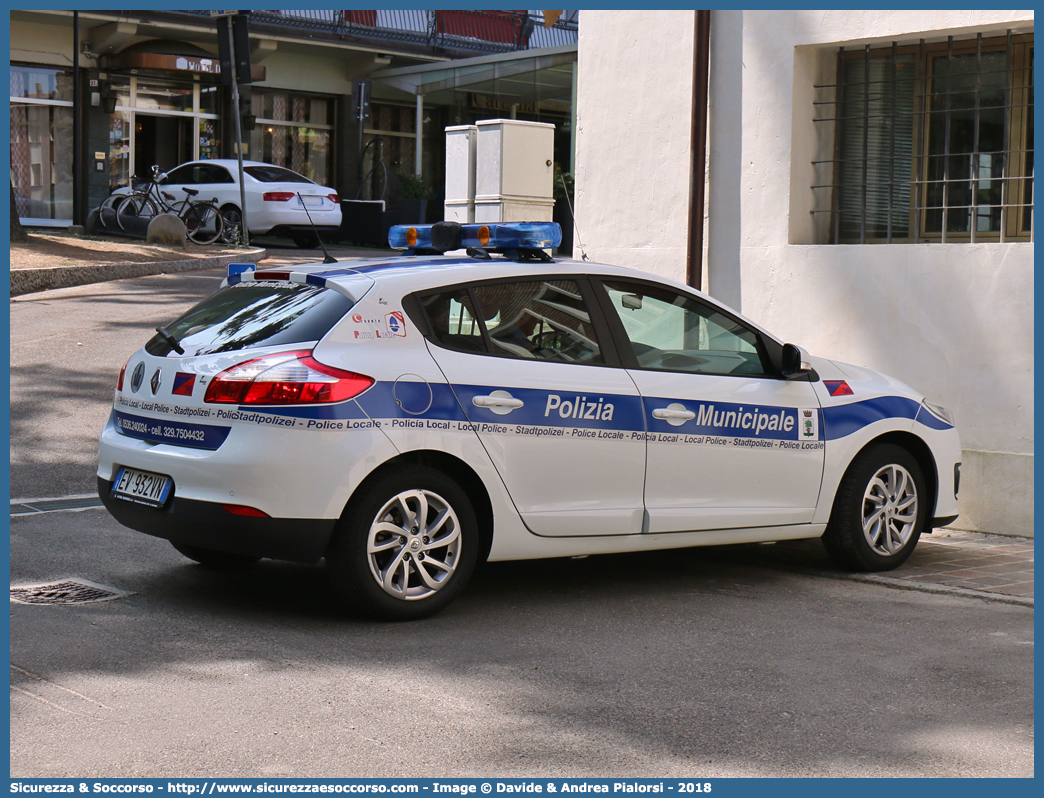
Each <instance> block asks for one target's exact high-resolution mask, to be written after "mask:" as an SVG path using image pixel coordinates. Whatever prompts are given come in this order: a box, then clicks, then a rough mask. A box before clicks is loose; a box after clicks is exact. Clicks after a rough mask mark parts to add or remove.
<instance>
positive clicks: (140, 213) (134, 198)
mask: <svg viewBox="0 0 1044 798" xmlns="http://www.w3.org/2000/svg"><path fill="white" fill-rule="evenodd" d="M157 213H158V210H157V209H156V203H155V202H153V200H152V198H151V197H149V196H147V195H146V194H131V195H130V196H129V197H127V199H125V200H124V201H123V202H121V203H120V204H119V206H118V207H117V209H116V222H117V223H118V224H119V226H120V229H121V230H126V229H127V227H126V223H127V221H128V220H129V219H144V220H146V221H148V220H149V219H152V217H153V216H155V215H156V214H157Z"/></svg>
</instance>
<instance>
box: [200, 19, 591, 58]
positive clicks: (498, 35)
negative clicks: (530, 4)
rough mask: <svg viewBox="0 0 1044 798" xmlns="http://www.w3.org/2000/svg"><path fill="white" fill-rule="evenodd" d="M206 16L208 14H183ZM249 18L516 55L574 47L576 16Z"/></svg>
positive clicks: (299, 27) (364, 36)
mask: <svg viewBox="0 0 1044 798" xmlns="http://www.w3.org/2000/svg"><path fill="white" fill-rule="evenodd" d="M180 13H183V14H192V15H196V16H207V15H208V14H209V13H210V12H208V11H182V12H180ZM250 20H251V22H252V23H254V24H257V25H268V26H274V27H280V28H286V29H296V30H300V31H302V32H304V31H310V32H311V31H315V32H322V33H326V34H331V35H334V36H337V37H340V38H345V39H347V38H354V39H359V40H368V41H371V42H374V43H377V42H382V41H383V42H401V43H404V44H412V45H420V46H423V47H428V48H431V49H433V50H449V51H471V52H486V53H503V52H513V51H516V50H528V49H535V48H541V47H554V46H557V45H562V44H575V43H576V40H577V22H576V15H575V12H573V13H572V14H569V13H567V14H564V15H563V17H562V18H560V19H559V20H558V21H556V22H555V24H554V25H553V26H551V27H550V28H545V27H544V18H543V16H542V14H541V12H534V11H528V12H527V11H435V10H409V11H384V10H380V11H336V10H331V9H323V10H318V11H303V10H299V9H292V10H287V11H251V12H250Z"/></svg>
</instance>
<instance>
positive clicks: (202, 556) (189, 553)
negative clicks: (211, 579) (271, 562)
mask: <svg viewBox="0 0 1044 798" xmlns="http://www.w3.org/2000/svg"><path fill="white" fill-rule="evenodd" d="M170 545H171V546H173V547H174V548H175V549H177V550H178V551H179V552H181V553H182V554H184V555H185V556H186V557H188V558H189V559H190V560H195V561H196V562H198V563H199V564H200V565H205V566H207V567H208V568H214V569H222V570H228V569H233V568H244V567H246V566H247V565H251V564H253V563H255V562H257V561H258V560H260V559H261V558H260V557H252V556H251V555H249V554H231V553H229V552H227V551H215V550H214V549H206V548H203V547H202V546H192V545H190V544H188V543H175V542H174V541H173V540H172V541H171V542H170Z"/></svg>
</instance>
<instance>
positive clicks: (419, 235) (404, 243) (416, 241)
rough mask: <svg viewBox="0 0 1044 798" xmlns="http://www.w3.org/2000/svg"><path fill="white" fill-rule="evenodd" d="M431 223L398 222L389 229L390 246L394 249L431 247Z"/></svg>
mask: <svg viewBox="0 0 1044 798" xmlns="http://www.w3.org/2000/svg"><path fill="white" fill-rule="evenodd" d="M431 228H432V225H430V224H415V225H405V224H397V225H395V226H394V227H392V228H391V229H390V230H389V231H388V246H389V247H391V248H392V249H431Z"/></svg>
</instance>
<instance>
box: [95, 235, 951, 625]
mask: <svg viewBox="0 0 1044 798" xmlns="http://www.w3.org/2000/svg"><path fill="white" fill-rule="evenodd" d="M559 236H560V231H559V230H558V227H557V225H550V224H537V223H513V224H501V225H492V224H491V225H463V226H461V225H457V224H454V223H440V224H437V225H434V226H417V227H411V228H394V229H393V230H392V233H391V236H390V238H391V243H392V245H393V246H394V247H398V248H402V249H406V250H407V253H406V256H405V257H403V256H396V257H390V258H385V259H380V260H375V261H372V262H365V263H352V264H350V265H349V264H337V265H323V264H315V265H309V266H301V267H295V268H293V269H289V270H279V271H255V272H249V271H248V272H246V273H243V274H241V275H233V276H230V277H228V278H227V279H226V280H224V281H223V282H222V284H221V287H220V289H219V290H218V291H217V292H216V293H214V294H213V295H212V296H210V297H209V298H207V299H205V300H204V301H202V302H201V303H199V304H198V305H196V306H195V307H193V308H192V309H191V310H189V311H188V312H187V313H185V314H184V315H183V316H182V317H181V318H179V319H177V320H176V321H173V322H172V323H170V324H169V325H168V326H166V327H162V328H159V329H158V330H157V334H156V335H155V336H154V337H153V338H152V339H151V340H150V341H148V343H146V344H145V346H144V347H143V348H142V349H141V350H140V351H138V352H136V353H135V354H133V355H132V356H131V357H130V359H129V360H128V361H127V363H126V365H125V366H124V369H123V371H121V373H120V376H119V381H118V383H117V386H116V392H115V398H114V405H113V410H112V414H111V417H110V420H109V422H108V423H107V424H106V426H105V429H104V431H103V432H102V436H101V443H100V458H99V466H98V487H99V492H100V495H101V498H102V500H103V501H104V503H105V506H106V507H107V508H108V510H109V512H110V513H111V514H112V515H113V516H114V517H115V518H116V519H117V520H119V521H120V522H121V523H122V524H124V525H126V526H128V527H131V528H132V529H136V530H139V531H141V532H145V533H148V534H150V535H155V536H158V537H161V538H166V539H168V540H170V542H171V543H172V544H173V545H174V547H175V548H176V549H177V550H178V551H180V552H182V553H183V554H184V555H186V556H187V557H189V558H191V559H193V560H196V561H198V562H200V563H204V564H209V565H214V566H222V565H237V564H245V563H249V562H252V561H254V560H256V559H258V558H262V557H269V558H275V559H285V560H292V561H298V562H317V561H319V560H320V559H323V558H325V560H326V563H327V566H328V570H329V573H330V575H331V577H332V579H333V582H334V584H335V585H336V587H337V589H338V590H339V591H340V593H342V594H343V595H344V596H345V597H346V598H347V599H348V600H349V601H351V602H352V603H354V604H356V605H357V606H359V607H361V608H362V609H363V610H365V611H366V612H368V613H369V614H371V615H376V616H381V617H388V618H418V617H423V616H426V615H430V614H432V613H434V612H437V611H438V610H440V609H442V608H443V607H445V606H446V605H447V604H448V603H449V602H450V601H452V600H453V599H454V598H455V597H456V596H457V595H458V594H459V593H460V592H461V590H463V589H464V587H465V585H466V583H467V581H468V579H469V577H470V576H471V574H472V572H473V570H474V569H475V567H476V564H477V563H479V562H480V561H483V560H513V559H526V558H541V557H561V556H570V555H582V554H596V553H606V552H628V551H639V550H647V549H665V548H673V547H684V546H702V545H712V544H726V543H740V542H751V541H779V540H790V539H799V538H816V537H822V539H823V542H824V544H825V545H826V548H827V549H828V551H829V552H830V554H831V555H832V556H833V557H834V559H835V560H836V561H837V562H838V563H839V564H841V565H842V566H844V567H846V568H851V569H857V570H867V571H874V570H884V569H889V568H894V567H896V566H898V565H900V564H901V563H902V562H903V561H904V560H906V558H907V557H909V556H910V553H911V552H912V551H913V548H914V546H915V545H916V544H917V540H918V537H919V536H920V535H921V534H922V533H923V532H928V531H931V529H932V528H934V527H938V526H941V525H944V524H946V523H949V522H951V521H952V520H953V519H955V518H956V514H957V498H956V497H957V490H958V487H959V478H960V462H959V461H960V454H961V449H960V442H959V439H958V435H957V431H956V430H955V428H954V422H953V418H952V416H951V414H950V412H949V411H947V410H946V409H944V408H942V407H939V406H937V405H934V404H930V403H929V402H927V401H926V400H925V399H924V398H923V397H922V396H921V395H920V394H919V393H917V392H916V391H914V390H913V389H911V388H909V387H907V386H906V385H904V384H902V383H900V382H898V381H897V380H894V379H892V378H890V377H886V376H884V375H882V374H878V373H875V372H872V371H869V370H867V369H863V368H859V367H857V366H851V365H847V364H844V363H836V362H833V361H830V360H826V359H821V358H813V357H810V356H808V355H807V354H806V353H805V352H804V351H803V350H802V349H800V348H799V347H796V346H794V345H791V344H784V343H783V342H782V341H780V340H778V339H777V338H775V337H774V336H773V335H771V334H770V333H769V332H767V331H765V330H763V329H762V328H760V327H759V326H757V325H756V324H754V323H753V322H751V321H749V320H747V319H745V318H743V317H742V316H739V315H738V314H736V313H734V312H733V311H732V310H730V309H729V308H727V307H725V306H723V305H722V304H720V303H719V302H716V301H715V300H713V299H712V298H710V297H708V296H706V295H704V294H702V293H700V292H698V291H695V290H693V289H691V288H688V287H686V286H684V285H681V284H678V283H674V282H671V281H668V280H663V279H658V278H654V277H652V276H650V275H648V274H644V273H640V272H636V271H632V270H629V269H624V268H618V267H614V266H604V265H597V264H590V263H580V262H575V261H560V262H553V261H552V260H551V258H550V257H548V256H547V254H546V253H545V250H546V249H547V248H550V247H553V246H556V245H557V243H558V241H559ZM462 248H463V249H464V250H465V251H464V252H462V251H461V250H462ZM441 253H450V254H441ZM453 253H458V254H453Z"/></svg>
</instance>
